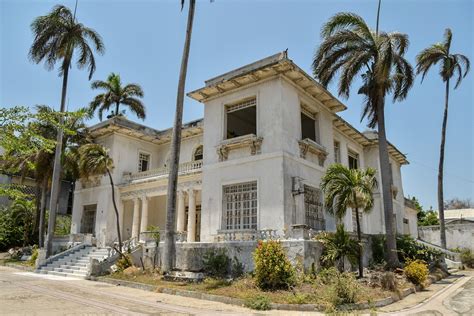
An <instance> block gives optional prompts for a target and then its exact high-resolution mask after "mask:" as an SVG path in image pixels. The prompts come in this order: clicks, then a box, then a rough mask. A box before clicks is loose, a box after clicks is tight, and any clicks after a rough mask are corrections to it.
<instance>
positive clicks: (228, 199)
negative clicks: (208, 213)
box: [223, 181, 258, 230]
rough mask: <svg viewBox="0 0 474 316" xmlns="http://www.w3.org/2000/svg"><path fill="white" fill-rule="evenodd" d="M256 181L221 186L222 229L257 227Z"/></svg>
mask: <svg viewBox="0 0 474 316" xmlns="http://www.w3.org/2000/svg"><path fill="white" fill-rule="evenodd" d="M257 201H258V200H257V181H252V182H245V183H238V184H232V185H226V186H224V187H223V229H226V230H240V229H257Z"/></svg>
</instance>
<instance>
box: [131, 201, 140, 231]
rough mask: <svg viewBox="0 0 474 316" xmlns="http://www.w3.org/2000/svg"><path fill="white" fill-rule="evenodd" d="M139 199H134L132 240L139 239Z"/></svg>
mask: <svg viewBox="0 0 474 316" xmlns="http://www.w3.org/2000/svg"><path fill="white" fill-rule="evenodd" d="M138 202H139V201H138V198H134V199H133V222H132V238H138V233H139V232H138V229H139V224H140V223H139V221H140V204H138Z"/></svg>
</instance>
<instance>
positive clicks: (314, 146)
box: [298, 138, 328, 166]
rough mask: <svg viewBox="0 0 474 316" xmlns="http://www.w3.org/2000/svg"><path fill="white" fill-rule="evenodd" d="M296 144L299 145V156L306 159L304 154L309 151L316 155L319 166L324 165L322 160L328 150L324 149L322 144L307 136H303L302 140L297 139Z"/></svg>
mask: <svg viewBox="0 0 474 316" xmlns="http://www.w3.org/2000/svg"><path fill="white" fill-rule="evenodd" d="M298 145H299V146H300V157H301V158H303V159H306V155H307V154H308V152H309V153H312V154H314V155H316V156H318V159H319V165H320V166H323V165H324V161H326V157H327V155H328V152H327V151H326V148H325V147H324V146H322V145H320V144H318V143H316V142H315V141H314V140H311V139H309V138H305V139H303V140H300V141H298Z"/></svg>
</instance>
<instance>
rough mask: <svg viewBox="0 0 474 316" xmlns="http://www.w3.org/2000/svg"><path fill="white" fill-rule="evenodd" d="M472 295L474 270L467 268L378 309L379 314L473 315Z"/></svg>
mask: <svg viewBox="0 0 474 316" xmlns="http://www.w3.org/2000/svg"><path fill="white" fill-rule="evenodd" d="M473 297H474V271H466V272H465V273H464V275H463V274H459V275H453V276H450V277H448V278H447V279H443V280H441V281H439V282H437V283H434V284H432V285H431V286H430V287H428V288H427V289H426V290H423V291H421V292H419V293H417V294H414V295H413V294H412V295H409V296H408V297H406V298H405V299H403V300H401V301H399V302H397V303H394V304H391V305H388V306H385V307H383V308H380V309H378V310H377V311H378V312H379V315H426V316H428V315H474V300H473Z"/></svg>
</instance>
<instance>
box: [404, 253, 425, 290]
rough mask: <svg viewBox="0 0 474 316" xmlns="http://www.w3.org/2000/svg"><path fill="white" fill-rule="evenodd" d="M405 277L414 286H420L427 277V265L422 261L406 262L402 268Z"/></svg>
mask: <svg viewBox="0 0 474 316" xmlns="http://www.w3.org/2000/svg"><path fill="white" fill-rule="evenodd" d="M404 272H405V276H406V277H407V279H408V280H409V281H410V282H412V283H413V284H415V285H422V284H423V282H425V280H426V278H427V277H428V274H429V270H428V265H427V264H426V263H425V262H424V261H423V260H418V259H417V260H413V261H408V263H407V264H406V265H405V268H404Z"/></svg>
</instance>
